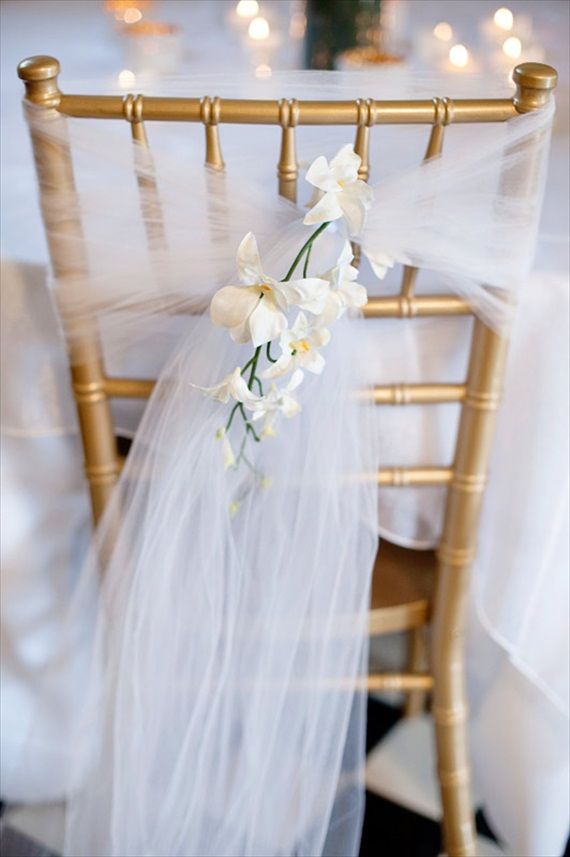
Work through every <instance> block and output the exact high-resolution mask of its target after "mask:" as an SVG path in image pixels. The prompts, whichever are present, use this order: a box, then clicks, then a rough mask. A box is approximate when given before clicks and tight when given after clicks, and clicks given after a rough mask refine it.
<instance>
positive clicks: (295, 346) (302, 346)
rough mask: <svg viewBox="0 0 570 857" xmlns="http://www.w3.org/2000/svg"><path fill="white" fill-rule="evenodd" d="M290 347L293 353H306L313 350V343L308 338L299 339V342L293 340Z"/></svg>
mask: <svg viewBox="0 0 570 857" xmlns="http://www.w3.org/2000/svg"><path fill="white" fill-rule="evenodd" d="M290 347H291V351H292V353H293V354H298V353H299V352H301V353H302V354H306V353H307V351H310V350H311V343H310V342H309V340H308V339H298V340H297V342H292V343H291V346H290Z"/></svg>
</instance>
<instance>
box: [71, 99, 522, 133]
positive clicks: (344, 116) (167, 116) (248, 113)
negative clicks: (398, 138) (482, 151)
mask: <svg viewBox="0 0 570 857" xmlns="http://www.w3.org/2000/svg"><path fill="white" fill-rule="evenodd" d="M297 103H298V107H299V120H298V124H299V125H352V126H357V125H358V114H359V107H358V105H357V103H356V102H355V101H298V102H297ZM200 105H201V99H200V98H156V97H148V98H145V100H144V112H143V116H142V119H143V120H145V121H148V120H152V121H155V122H200V121H201V116H200ZM59 109H60V111H61V112H62V113H65V115H66V116H77V117H80V118H91V119H120V118H121V116H122V98H121V96H115V95H65V94H63V93H62V94H61V97H60V102H59ZM370 111H371V119H372V125H433V123H434V119H435V107H434V104H433V100H425V101H372V100H371V102H370ZM453 111H454V113H453V122H454V123H455V124H462V123H471V122H504V121H506V120H507V119H512V118H513V116H516V115H517V109H516V107H515V105H514V104H513V101H512V100H511V99H510V98H497V99H469V100H459V101H454V102H453ZM219 122H220V124H221V125H226V124H227V125H279V124H280V122H279V101H258V100H255V99H244V100H238V99H228V98H222V99H220V117H219Z"/></svg>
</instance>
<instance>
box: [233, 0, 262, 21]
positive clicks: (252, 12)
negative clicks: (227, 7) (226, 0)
mask: <svg viewBox="0 0 570 857" xmlns="http://www.w3.org/2000/svg"><path fill="white" fill-rule="evenodd" d="M258 12H259V3H258V2H257V0H239V3H238V4H237V6H236V14H237V15H239V17H240V18H254V17H255V16H256V15H257V13H258Z"/></svg>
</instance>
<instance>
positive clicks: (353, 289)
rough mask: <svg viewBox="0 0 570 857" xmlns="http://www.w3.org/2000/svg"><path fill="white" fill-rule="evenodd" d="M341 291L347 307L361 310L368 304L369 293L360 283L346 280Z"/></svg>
mask: <svg viewBox="0 0 570 857" xmlns="http://www.w3.org/2000/svg"><path fill="white" fill-rule="evenodd" d="M340 291H341V295H342V297H343V299H344V303H345V305H346V306H347V307H351V308H353V309H360V308H361V307H363V306H365V305H366V304H367V303H368V292H367V291H366V289H365V288H364V286H361V285H360V283H355V282H350V281H349V280H345V281H344V283H343V284H342V286H341V289H340Z"/></svg>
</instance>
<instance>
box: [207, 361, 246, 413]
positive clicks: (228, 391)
mask: <svg viewBox="0 0 570 857" xmlns="http://www.w3.org/2000/svg"><path fill="white" fill-rule="evenodd" d="M192 386H193V387H194V388H195V389H196V390H201V392H202V393H205V395H206V396H209V397H210V398H211V399H215V400H216V401H217V402H222V404H224V405H225V404H226V403H227V402H229V400H230V399H235V400H236V402H242V403H243V404H244V405H247V406H248V407H249V406H251V405H253V404H255V402H258V401H259V396H256V395H255V393H252V392H251V390H250V389H249V387H248V386H247V384H246V382H245V378H244V377H243V376H242V374H241V366H236V368H235V369H234V371H233V372H230V374H229V375H226V377H225V378H224V380H223V381H220V383H219V384H216V385H215V386H213V387H199V386H198V385H197V384H192Z"/></svg>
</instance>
